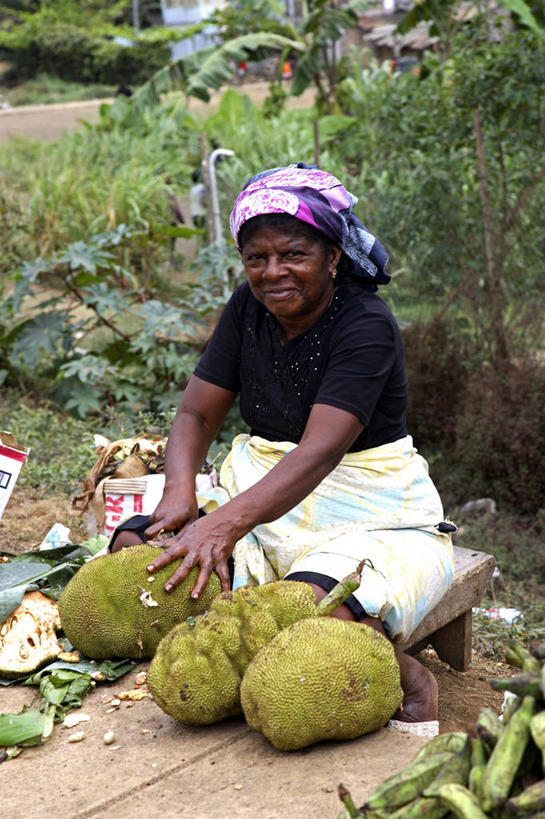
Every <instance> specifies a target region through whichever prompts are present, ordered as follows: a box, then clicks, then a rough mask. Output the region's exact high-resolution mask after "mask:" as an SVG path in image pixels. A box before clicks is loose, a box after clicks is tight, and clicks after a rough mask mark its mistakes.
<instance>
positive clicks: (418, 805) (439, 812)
mask: <svg viewBox="0 0 545 819" xmlns="http://www.w3.org/2000/svg"><path fill="white" fill-rule="evenodd" d="M448 812H449V808H448V807H447V806H446V805H445V803H444V802H441V800H440V799H437V798H435V797H432V798H430V799H428V798H426V797H425V796H420V797H417V798H416V799H413V801H412V802H409V804H408V805H404V806H403V807H402V808H399V810H396V811H394V813H390V814H389V815H388V819H442V817H443V816H446V815H447V813H448Z"/></svg>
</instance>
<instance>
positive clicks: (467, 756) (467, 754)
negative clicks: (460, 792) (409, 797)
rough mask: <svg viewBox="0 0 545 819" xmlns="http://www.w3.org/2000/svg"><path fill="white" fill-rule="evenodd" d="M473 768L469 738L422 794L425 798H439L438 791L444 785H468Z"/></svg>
mask: <svg viewBox="0 0 545 819" xmlns="http://www.w3.org/2000/svg"><path fill="white" fill-rule="evenodd" d="M470 767H471V743H470V741H469V737H468V739H467V740H466V742H465V745H464V747H463V748H462V750H461V751H458V753H457V754H455V755H454V756H453V757H451V758H450V759H449V760H448V762H445V764H444V765H443V767H442V768H441V770H440V771H439V773H438V774H437V776H436V777H435V779H434V780H433V782H432V783H431V784H430V785H428V786H427V788H425V789H424V791H423V792H422V795H423V796H437V791H438V790H439V788H441V787H442V786H443V785H448V784H449V783H451V784H452V783H456V784H458V785H467V781H468V778H469V770H470Z"/></svg>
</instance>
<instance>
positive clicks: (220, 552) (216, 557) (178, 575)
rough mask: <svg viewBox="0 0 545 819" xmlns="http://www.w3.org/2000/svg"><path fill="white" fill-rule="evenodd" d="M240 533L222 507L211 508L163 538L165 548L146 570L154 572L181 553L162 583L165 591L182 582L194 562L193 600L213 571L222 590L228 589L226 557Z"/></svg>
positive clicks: (230, 552)
mask: <svg viewBox="0 0 545 819" xmlns="http://www.w3.org/2000/svg"><path fill="white" fill-rule="evenodd" d="M239 537H240V535H238V534H237V533H236V531H235V529H234V527H233V526H232V524H231V523H229V522H228V521H226V520H225V519H224V516H223V515H222V514H221V510H217V511H216V512H211V513H210V514H209V515H205V516H204V517H202V518H199V519H198V520H196V521H194V523H191V524H189V526H186V527H185V528H184V529H183V530H182V531H181V532H179V533H178V534H177V535H175V536H174V537H170V538H169V539H168V540H166V541H165V548H164V551H163V552H161V554H160V555H158V556H157V557H156V558H155V560H154V561H153V563H150V564H149V566H148V567H147V568H148V571H149V572H156V571H157V570H158V569H161V568H162V567H163V566H167V565H168V564H169V563H172V561H173V560H176V559H177V558H180V557H182V558H183V560H182V562H181V563H180V565H179V566H178V568H177V569H176V571H175V572H174V574H173V575H172V576H171V577H170V578H169V579H168V580H167V582H166V583H165V590H166V591H167V592H169V591H172V589H174V588H175V587H176V586H177V585H178V583H181V581H182V580H183V579H184V578H185V577H187V575H188V574H189V572H190V571H191V569H192V568H193V567H194V566H199V567H200V572H199V576H198V577H197V582H196V583H195V586H194V587H193V591H192V592H191V597H192V598H193V599H194V600H196V599H197V598H198V597H199V595H200V594H201V592H202V591H203V590H204V589H205V588H206V585H207V583H208V581H209V580H210V576H211V574H212V572H213V571H215V572H216V574H217V575H218V577H219V579H220V581H221V587H222V590H223V591H229V589H230V588H231V583H230V579H229V569H228V566H227V560H228V559H229V557H231V554H232V553H233V549H234V548H235V544H236V542H237V540H238V539H239Z"/></svg>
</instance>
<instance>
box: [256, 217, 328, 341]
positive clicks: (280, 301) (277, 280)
mask: <svg viewBox="0 0 545 819" xmlns="http://www.w3.org/2000/svg"><path fill="white" fill-rule="evenodd" d="M340 255H341V251H340V249H339V248H337V247H331V248H326V247H325V246H324V245H322V244H321V243H320V242H319V241H317V240H316V239H313V238H310V237H308V236H305V235H304V234H301V233H298V232H294V233H293V234H292V233H289V232H287V231H285V230H283V229H281V230H280V229H276V228H271V227H265V226H263V227H258V228H256V229H255V230H254V231H253V232H252V233H251V235H250V236H249V237H248V239H246V241H245V242H244V246H243V248H242V261H243V264H244V267H245V270H246V275H247V276H248V282H249V284H250V287H251V290H252V293H253V294H254V296H255V297H256V299H257V300H258V301H259V302H261V304H263V305H264V307H266V308H267V310H268V311H269V312H270V313H272V314H273V315H274V316H275V317H276V318H277V319H278V321H279V323H280V325H281V327H282V328H283V329H284V330H288V333H287V335H288V337H289V338H291V337H293V336H295V335H297V334H298V333H300V332H303V331H304V330H305V329H307V328H308V327H311V326H312V325H313V324H314V322H315V321H317V320H318V318H319V317H320V316H321V315H322V313H323V312H324V311H325V310H326V308H327V306H328V304H329V302H330V300H331V297H332V295H333V279H332V277H331V272H332V270H333V269H334V268H335V267H336V265H337V263H338V261H339V258H340Z"/></svg>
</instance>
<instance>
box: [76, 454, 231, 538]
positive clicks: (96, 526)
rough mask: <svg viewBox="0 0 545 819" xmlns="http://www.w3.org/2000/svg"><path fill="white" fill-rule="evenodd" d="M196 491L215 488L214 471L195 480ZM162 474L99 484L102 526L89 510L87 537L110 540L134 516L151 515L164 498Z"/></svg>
mask: <svg viewBox="0 0 545 819" xmlns="http://www.w3.org/2000/svg"><path fill="white" fill-rule="evenodd" d="M195 484H196V489H197V491H201V492H202V491H206V490H208V489H212V488H213V487H214V486H217V475H216V471H215V470H212V472H211V473H210V474H206V475H205V474H200V475H197V476H196V481H195ZM164 486H165V476H164V474H161V473H159V474H152V475H143V476H142V477H140V478H107V479H106V480H105V481H104V483H103V484H102V492H103V493H104V522H103V523H102V525H101V524H100V522H99V521H98V520H97V515H95V514H94V511H93V505H91V506H90V508H89V512H88V517H87V531H88V533H89V535H90V536H92V535H95V534H103V535H106V536H107V537H110V536H111V535H112V534H113V531H114V529H116V528H117V527H118V526H119V524H120V523H121V522H122V521H123V520H126V519H127V518H130V517H132V516H133V515H151V513H152V512H153V510H154V509H155V507H156V506H157V504H158V503H159V501H160V500H161V498H162V496H163V489H164Z"/></svg>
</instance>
